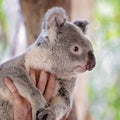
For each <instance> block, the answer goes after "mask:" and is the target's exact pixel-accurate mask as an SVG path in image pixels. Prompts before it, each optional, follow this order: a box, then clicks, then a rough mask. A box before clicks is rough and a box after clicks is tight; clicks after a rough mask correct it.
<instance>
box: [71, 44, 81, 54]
mask: <svg viewBox="0 0 120 120" xmlns="http://www.w3.org/2000/svg"><path fill="white" fill-rule="evenodd" d="M71 52H72V53H73V54H76V55H80V54H81V53H82V49H81V47H80V46H79V45H77V44H76V45H73V46H72V47H71Z"/></svg>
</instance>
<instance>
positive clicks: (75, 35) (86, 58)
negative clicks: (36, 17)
mask: <svg viewBox="0 0 120 120" xmlns="http://www.w3.org/2000/svg"><path fill="white" fill-rule="evenodd" d="M87 24H88V22H87V21H82V20H77V21H73V22H69V21H67V16H66V13H65V11H64V9H62V8H59V7H55V8H52V9H49V10H48V11H47V13H46V14H45V17H44V21H43V24H42V32H41V35H40V37H39V38H38V41H39V40H40V39H41V40H42V44H41V45H40V46H43V47H44V48H46V49H47V50H48V54H47V55H48V59H47V60H48V61H50V63H51V64H52V68H51V70H52V71H53V72H55V73H63V72H64V73H66V74H67V73H71V74H76V73H78V72H85V71H86V70H89V71H90V70H92V69H93V68H94V67H95V56H94V52H93V47H92V44H91V42H90V41H89V40H88V38H87V37H86V36H85V32H86V26H87ZM43 39H44V40H43ZM39 42H40V41H39Z"/></svg>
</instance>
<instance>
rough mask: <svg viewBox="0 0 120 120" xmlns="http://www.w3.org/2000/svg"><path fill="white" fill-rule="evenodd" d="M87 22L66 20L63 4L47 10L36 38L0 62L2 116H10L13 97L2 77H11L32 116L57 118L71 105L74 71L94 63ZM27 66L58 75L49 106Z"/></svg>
mask: <svg viewBox="0 0 120 120" xmlns="http://www.w3.org/2000/svg"><path fill="white" fill-rule="evenodd" d="M82 23H83V24H82ZM82 25H83V26H82ZM86 25H87V24H86V22H84V21H77V22H68V21H67V16H66V13H65V11H64V9H62V8H59V7H55V8H52V9H50V10H48V12H47V13H46V14H45V18H44V21H43V24H42V32H41V34H40V35H39V37H38V38H37V40H36V42H35V43H34V44H33V45H31V46H30V47H29V48H28V49H27V50H26V51H25V52H24V53H23V54H22V55H19V56H17V57H15V58H12V59H11V60H9V61H7V62H5V63H3V64H1V66H0V118H3V117H4V119H2V120H13V107H12V105H13V102H14V101H13V97H12V95H11V93H10V91H9V90H8V89H7V87H6V86H5V84H4V81H3V80H4V78H5V77H9V78H11V79H12V80H13V82H14V84H15V85H16V87H17V89H18V90H19V92H20V94H21V95H22V96H23V97H25V98H27V99H28V100H29V101H30V103H31V105H32V116H33V120H43V119H44V120H59V119H60V118H61V117H62V116H63V115H64V114H65V113H66V112H67V111H68V110H69V109H70V108H71V105H72V96H73V91H74V87H75V81H76V75H77V73H79V72H85V71H86V70H91V69H92V68H93V67H94V66H95V58H94V57H91V58H92V59H90V60H89V56H88V52H89V51H90V55H91V54H92V55H93V52H91V51H93V48H92V44H91V42H90V41H89V40H88V39H87V38H86V37H85V35H84V32H85V28H86ZM78 48H79V50H78ZM76 51H77V52H76ZM93 56H94V55H93ZM88 63H89V64H88ZM81 66H82V68H81ZM30 67H32V68H34V69H44V70H46V71H49V72H51V73H53V74H56V75H57V78H56V88H55V91H54V94H53V97H52V98H51V100H50V103H49V106H48V103H47V102H46V100H45V99H44V97H43V96H42V94H41V92H40V91H39V90H38V89H37V88H35V87H34V86H33V85H32V82H31V79H30V77H29V69H30ZM76 67H77V68H78V69H79V70H76ZM46 106H47V107H46ZM2 111H4V114H2Z"/></svg>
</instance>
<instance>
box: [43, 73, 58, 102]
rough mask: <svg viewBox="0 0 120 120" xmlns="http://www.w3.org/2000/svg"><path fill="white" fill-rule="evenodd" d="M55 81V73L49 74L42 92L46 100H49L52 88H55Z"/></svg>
mask: <svg viewBox="0 0 120 120" xmlns="http://www.w3.org/2000/svg"><path fill="white" fill-rule="evenodd" d="M55 83H56V82H55V75H53V74H50V76H49V80H48V84H47V87H46V89H45V93H44V97H45V99H46V101H49V100H50V98H51V97H52V95H53V92H54V89H55Z"/></svg>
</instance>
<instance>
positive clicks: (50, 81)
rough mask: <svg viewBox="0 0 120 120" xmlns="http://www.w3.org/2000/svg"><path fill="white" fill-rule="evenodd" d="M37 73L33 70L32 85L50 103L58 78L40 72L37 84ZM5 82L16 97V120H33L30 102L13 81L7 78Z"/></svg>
mask: <svg viewBox="0 0 120 120" xmlns="http://www.w3.org/2000/svg"><path fill="white" fill-rule="evenodd" d="M35 73H36V70H34V69H32V68H31V69H30V71H29V75H30V77H31V80H32V83H33V85H35V86H36V87H37V88H38V89H40V91H41V92H42V94H43V96H44V98H45V99H46V101H49V100H50V98H51V97H52V94H53V91H54V89H55V83H56V81H55V78H56V77H55V75H53V74H50V73H48V72H45V71H43V70H41V71H40V72H39V79H38V82H36V79H35ZM4 81H5V84H6V85H7V87H8V89H9V90H10V92H11V93H12V95H13V97H14V120H32V108H31V104H30V103H29V101H28V100H27V99H25V98H24V97H22V96H21V95H20V94H19V91H18V90H17V88H16V86H15V85H14V83H13V82H12V80H11V79H9V78H7V77H6V78H5V80H4ZM36 83H37V84H36ZM65 118H66V117H65V116H64V117H63V118H62V119H61V120H65Z"/></svg>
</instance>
